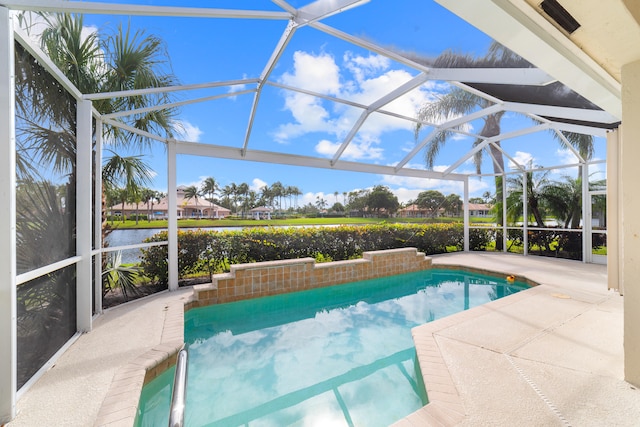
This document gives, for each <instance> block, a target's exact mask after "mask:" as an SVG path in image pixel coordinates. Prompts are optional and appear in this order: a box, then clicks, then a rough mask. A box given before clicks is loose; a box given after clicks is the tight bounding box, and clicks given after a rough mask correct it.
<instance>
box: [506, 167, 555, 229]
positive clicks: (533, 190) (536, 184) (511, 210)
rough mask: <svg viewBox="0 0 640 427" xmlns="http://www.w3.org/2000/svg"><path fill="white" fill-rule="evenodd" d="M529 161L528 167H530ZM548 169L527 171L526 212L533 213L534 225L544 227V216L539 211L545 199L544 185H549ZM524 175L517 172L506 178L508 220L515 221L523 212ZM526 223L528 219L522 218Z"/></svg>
mask: <svg viewBox="0 0 640 427" xmlns="http://www.w3.org/2000/svg"><path fill="white" fill-rule="evenodd" d="M531 166H532V164H531V162H529V164H528V168H529V169H531ZM549 173H550V171H541V172H532V171H530V172H527V173H526V174H527V175H526V176H527V185H526V191H527V212H528V215H533V218H534V219H535V222H536V226H538V227H545V224H544V218H543V216H542V213H541V207H542V204H544V202H545V201H546V195H547V193H546V187H547V186H548V185H549V179H548V176H549ZM523 180H524V176H523V175H522V174H517V175H515V176H512V177H509V178H507V186H508V188H509V196H508V197H507V218H508V219H509V220H510V222H515V221H516V220H517V218H519V217H520V215H522V214H523V212H524V209H523V205H524V203H523V195H524V191H523V188H524V185H523V184H524V182H523ZM524 220H525V221H527V223H528V219H524Z"/></svg>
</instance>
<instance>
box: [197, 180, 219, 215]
mask: <svg viewBox="0 0 640 427" xmlns="http://www.w3.org/2000/svg"><path fill="white" fill-rule="evenodd" d="M200 190H201V191H202V194H204V195H207V196H208V199H207V200H209V204H210V205H209V206H210V207H213V196H214V195H215V194H216V191H218V183H217V182H216V180H215V179H214V178H213V177H211V176H210V177H208V178H205V180H204V181H203V182H202V188H201V189H200ZM212 210H213V209H211V210H210V211H209V218H211V211H212Z"/></svg>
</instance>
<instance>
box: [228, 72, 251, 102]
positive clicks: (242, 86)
mask: <svg viewBox="0 0 640 427" xmlns="http://www.w3.org/2000/svg"><path fill="white" fill-rule="evenodd" d="M242 78H243V79H246V78H247V75H246V74H243V75H242ZM246 88H247V85H246V84H237V85H231V86H229V89H228V90H227V93H235V92H240V91H243V90H245V89H246ZM237 98H238V97H237V96H229V97H227V99H232V100H234V101H235V100H236V99H237Z"/></svg>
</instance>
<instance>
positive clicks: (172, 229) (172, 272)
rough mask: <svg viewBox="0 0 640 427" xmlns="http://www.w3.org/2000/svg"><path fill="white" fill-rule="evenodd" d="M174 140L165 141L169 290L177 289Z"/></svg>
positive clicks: (176, 200)
mask: <svg viewBox="0 0 640 427" xmlns="http://www.w3.org/2000/svg"><path fill="white" fill-rule="evenodd" d="M176 144H177V143H176V140H175V139H170V140H169V141H167V180H168V182H167V193H168V194H167V198H168V202H169V203H168V209H169V212H168V221H169V224H168V226H169V230H168V240H169V248H168V254H169V258H168V266H167V267H168V269H169V271H168V273H169V290H170V291H175V290H177V289H178V195H177V193H176V180H177V173H176V163H177V147H176Z"/></svg>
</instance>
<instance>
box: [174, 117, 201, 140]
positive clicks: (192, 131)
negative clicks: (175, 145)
mask: <svg viewBox="0 0 640 427" xmlns="http://www.w3.org/2000/svg"><path fill="white" fill-rule="evenodd" d="M173 129H174V130H175V131H176V134H177V136H178V138H179V139H182V140H184V141H188V142H200V136H201V135H202V130H200V128H199V127H198V126H196V125H193V124H191V123H189V122H188V121H186V120H179V121H178V122H177V123H176V124H175V125H174V127H173Z"/></svg>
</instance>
